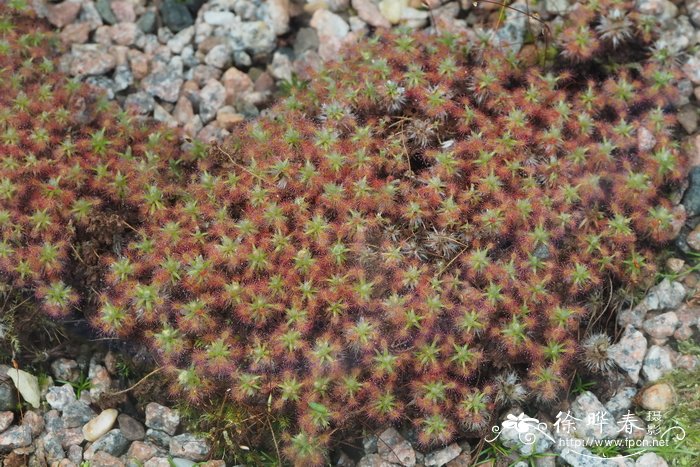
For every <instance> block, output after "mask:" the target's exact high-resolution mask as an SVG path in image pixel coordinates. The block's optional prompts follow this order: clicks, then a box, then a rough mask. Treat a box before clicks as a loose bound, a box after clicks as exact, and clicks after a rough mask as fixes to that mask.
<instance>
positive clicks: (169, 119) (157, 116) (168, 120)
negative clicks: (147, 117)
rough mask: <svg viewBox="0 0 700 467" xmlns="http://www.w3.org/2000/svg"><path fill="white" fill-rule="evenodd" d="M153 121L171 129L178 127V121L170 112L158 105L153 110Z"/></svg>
mask: <svg viewBox="0 0 700 467" xmlns="http://www.w3.org/2000/svg"><path fill="white" fill-rule="evenodd" d="M153 119H154V120H155V121H157V122H161V123H164V124H165V125H167V126H170V127H176V126H177V120H175V119H174V118H173V116H172V115H170V112H168V111H167V110H165V108H164V107H163V106H162V105H160V104H156V106H155V108H154V109H153Z"/></svg>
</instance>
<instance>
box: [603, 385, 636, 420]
mask: <svg viewBox="0 0 700 467" xmlns="http://www.w3.org/2000/svg"><path fill="white" fill-rule="evenodd" d="M636 394H637V389H636V388H633V387H631V386H625V387H622V388H620V389H618V390H617V392H616V393H615V395H614V396H613V397H611V398H610V400H609V401H608V402H607V403H606V404H605V410H607V411H608V412H610V413H611V414H612V415H613V416H614V417H616V418H617V417H619V416H620V415H622V414H624V413H625V412H627V411H628V410H629V409H630V408H631V407H632V403H633V398H634V396H635V395H636Z"/></svg>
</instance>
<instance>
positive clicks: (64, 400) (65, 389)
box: [46, 384, 76, 410]
mask: <svg viewBox="0 0 700 467" xmlns="http://www.w3.org/2000/svg"><path fill="white" fill-rule="evenodd" d="M75 400H76V398H75V390H74V389H73V386H71V385H70V384H64V385H63V386H52V387H50V388H49V391H48V392H47V393H46V402H48V403H49V405H50V406H51V408H52V409H56V410H63V408H64V407H65V406H67V405H68V404H69V403H71V402H73V401H75Z"/></svg>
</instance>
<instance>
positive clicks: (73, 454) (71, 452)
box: [66, 444, 83, 464]
mask: <svg viewBox="0 0 700 467" xmlns="http://www.w3.org/2000/svg"><path fill="white" fill-rule="evenodd" d="M66 455H67V456H68V460H70V461H71V462H73V463H74V464H80V462H81V461H82V460H83V448H81V447H80V446H78V445H77V444H73V445H71V446H69V447H68V452H67V453H66Z"/></svg>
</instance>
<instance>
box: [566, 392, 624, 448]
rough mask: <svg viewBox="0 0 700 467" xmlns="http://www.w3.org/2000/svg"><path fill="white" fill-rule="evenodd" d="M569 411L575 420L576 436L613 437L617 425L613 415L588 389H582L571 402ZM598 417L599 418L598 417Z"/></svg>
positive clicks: (592, 438) (591, 437)
mask: <svg viewBox="0 0 700 467" xmlns="http://www.w3.org/2000/svg"><path fill="white" fill-rule="evenodd" d="M571 412H572V413H573V415H574V417H576V418H577V419H579V420H576V436H577V437H579V438H582V439H586V440H588V441H592V440H600V439H615V438H616V437H617V430H618V429H617V427H616V426H615V424H614V420H615V417H614V416H613V415H612V414H611V413H610V412H608V410H607V409H606V408H605V407H604V406H603V404H601V402H600V401H599V400H598V398H597V397H596V396H595V394H593V393H592V392H590V391H584V392H583V393H582V394H581V395H579V396H578V397H576V399H575V400H574V402H573V403H572V404H571ZM598 417H600V418H598Z"/></svg>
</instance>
